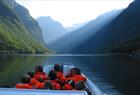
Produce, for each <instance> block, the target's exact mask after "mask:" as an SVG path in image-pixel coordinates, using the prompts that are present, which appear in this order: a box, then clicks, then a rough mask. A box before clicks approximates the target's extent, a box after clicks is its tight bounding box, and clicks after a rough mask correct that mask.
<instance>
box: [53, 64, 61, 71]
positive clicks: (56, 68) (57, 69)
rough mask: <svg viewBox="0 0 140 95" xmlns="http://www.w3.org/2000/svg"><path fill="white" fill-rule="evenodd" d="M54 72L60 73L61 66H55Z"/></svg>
mask: <svg viewBox="0 0 140 95" xmlns="http://www.w3.org/2000/svg"><path fill="white" fill-rule="evenodd" d="M54 70H55V71H56V72H58V71H60V65H59V64H55V65H54Z"/></svg>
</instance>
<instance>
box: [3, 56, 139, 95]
mask: <svg viewBox="0 0 140 95" xmlns="http://www.w3.org/2000/svg"><path fill="white" fill-rule="evenodd" d="M60 62H62V63H65V62H69V63H73V64H74V65H75V66H77V67H79V68H80V69H81V70H82V71H83V73H84V74H85V75H86V76H88V77H89V78H90V79H91V80H92V81H93V82H94V83H95V84H96V85H97V86H98V87H99V88H100V89H101V90H102V91H103V92H104V93H107V95H140V92H139V88H140V58H138V57H135V58H134V57H128V56H107V55H92V56H65V55H64V56H63V55H62V56H53V57H51V56H41V55H40V56H0V86H1V87H14V85H15V84H16V82H18V81H19V79H20V77H21V76H22V75H24V74H25V73H26V72H27V71H30V70H33V68H34V66H36V65H39V64H40V65H46V64H51V63H60Z"/></svg>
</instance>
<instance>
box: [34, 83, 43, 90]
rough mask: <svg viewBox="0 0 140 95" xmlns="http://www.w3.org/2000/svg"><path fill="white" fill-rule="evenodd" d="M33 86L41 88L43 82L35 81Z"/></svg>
mask: <svg viewBox="0 0 140 95" xmlns="http://www.w3.org/2000/svg"><path fill="white" fill-rule="evenodd" d="M34 86H35V88H36V89H42V88H44V83H40V82H36V83H35V85H34Z"/></svg>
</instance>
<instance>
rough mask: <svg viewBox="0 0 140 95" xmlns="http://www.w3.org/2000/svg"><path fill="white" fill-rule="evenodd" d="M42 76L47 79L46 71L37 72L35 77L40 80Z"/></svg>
mask: <svg viewBox="0 0 140 95" xmlns="http://www.w3.org/2000/svg"><path fill="white" fill-rule="evenodd" d="M40 78H42V79H43V80H46V79H47V75H46V73H44V72H37V73H35V79H36V80H39V79H40Z"/></svg>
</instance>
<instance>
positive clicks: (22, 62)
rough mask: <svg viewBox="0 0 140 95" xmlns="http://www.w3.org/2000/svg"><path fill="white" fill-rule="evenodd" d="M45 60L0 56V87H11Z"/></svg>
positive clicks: (33, 57)
mask: <svg viewBox="0 0 140 95" xmlns="http://www.w3.org/2000/svg"><path fill="white" fill-rule="evenodd" d="M45 60H46V57H40V56H0V86H1V87H13V86H14V85H15V84H16V83H17V82H18V81H19V80H20V78H21V76H22V75H23V74H25V73H26V72H27V71H29V70H33V68H34V66H36V65H38V64H40V65H41V64H43V63H44V62H45Z"/></svg>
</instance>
